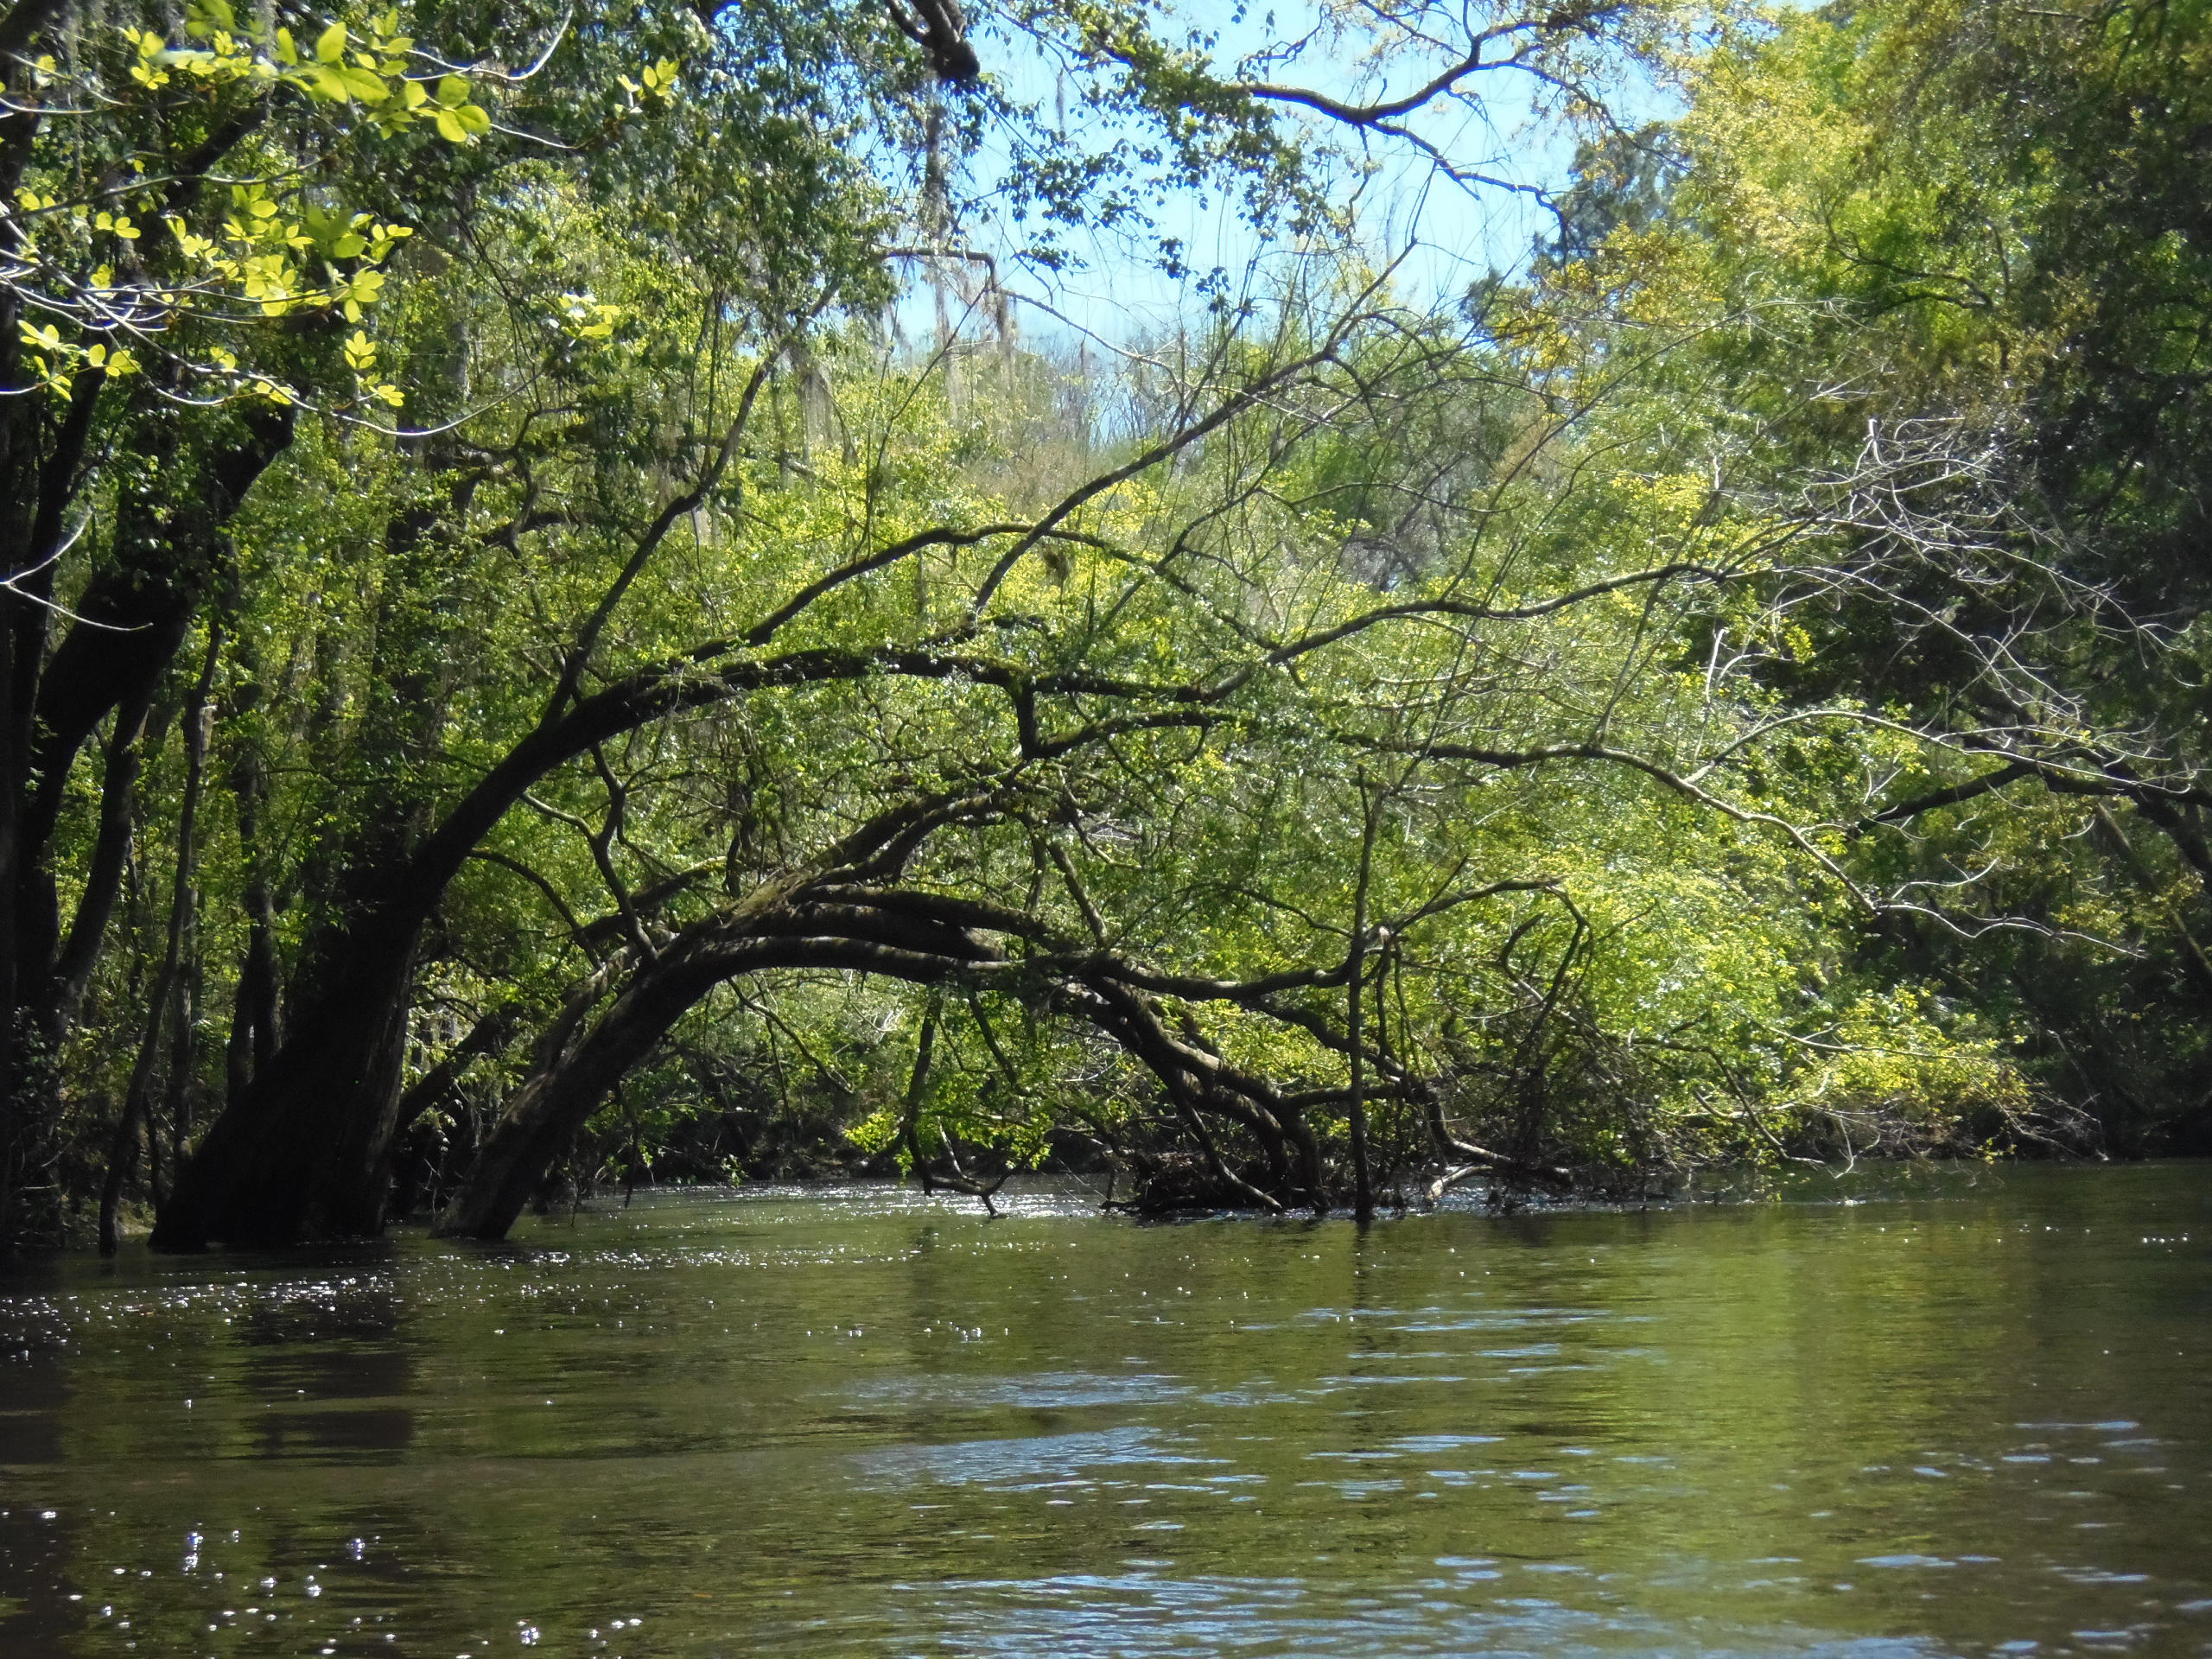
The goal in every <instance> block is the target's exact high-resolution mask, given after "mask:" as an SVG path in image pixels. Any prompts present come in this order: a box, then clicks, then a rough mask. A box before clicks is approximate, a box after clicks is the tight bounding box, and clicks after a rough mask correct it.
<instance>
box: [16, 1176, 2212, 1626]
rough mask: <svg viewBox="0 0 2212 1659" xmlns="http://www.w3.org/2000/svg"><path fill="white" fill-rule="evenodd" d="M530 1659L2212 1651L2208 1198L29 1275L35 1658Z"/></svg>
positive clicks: (79, 1263)
mask: <svg viewBox="0 0 2212 1659" xmlns="http://www.w3.org/2000/svg"><path fill="white" fill-rule="evenodd" d="M1847 1199H1848V1200H1849V1201H1847ZM524 1649H535V1650H537V1651H538V1652H544V1653H550V1654H575V1655H593V1656H603V1655H638V1656H645V1655H671V1656H710V1655H725V1656H733V1659H734V1656H739V1655H748V1656H749V1655H757V1654H792V1655H797V1654H806V1655H820V1654H830V1655H838V1654H848V1655H870V1656H909V1655H913V1656H921V1655H928V1656H939V1655H963V1656H966V1655H1008V1656H1011V1655H1031V1654H1049V1655H1052V1656H1056V1659H1081V1656H1092V1655H1096V1656H1109V1655H1110V1656H1153V1655H1198V1654H1205V1655H1214V1654H1221V1655H1253V1656H1260V1655H1275V1654H1300V1655H1307V1654H1310V1655H1323V1654H1326V1655H1376V1656H1383V1655H1388V1656H1421V1655H1431V1654H1437V1655H1442V1654H1472V1653H1484V1654H1500V1655H1504V1654H1528V1655H1541V1656H1560V1655H1593V1656H1594V1655H1626V1654H1652V1655H1660V1654H1665V1655H1691V1654H1707V1655H1711V1654H1731V1655H1745V1656H1751V1655H1783V1654H1787V1655H1834V1656H1851V1659H1878V1656H1880V1659H1887V1656H1927V1659H1935V1656H1945V1655H1982V1654H2024V1653H2037V1654H2068V1653H2082V1654H2086V1653H2108V1652H2138V1653H2144V1654H2157V1655H2165V1654H2186V1655H2200V1654H2212V1166H2203V1165H2165V1166H2135V1167H2123V1168H2104V1169H2044V1168H2031V1169H2015V1170H2005V1171H2000V1172H1996V1173H1987V1172H1985V1173H1980V1174H1979V1175H1975V1176H1972V1177H1963V1176H1955V1175H1954V1176H1946V1177H1942V1178H1941V1179H1931V1178H1927V1177H1920V1178H1914V1179H1904V1180H1897V1179H1890V1180H1888V1181H1887V1182H1886V1183H1883V1184H1878V1185H1875V1186H1874V1187H1872V1188H1871V1189H1869V1188H1867V1187H1866V1186H1865V1185H1857V1186H1854V1185H1838V1184H1836V1183H1834V1182H1831V1181H1828V1180H1827V1179H1825V1178H1816V1179H1812V1180H1809V1181H1807V1182H1805V1183H1802V1184H1801V1185H1799V1186H1798V1187H1797V1188H1796V1189H1795V1190H1794V1191H1793V1192H1792V1194H1791V1196H1790V1197H1789V1199H1788V1200H1787V1201H1784V1202H1778V1203H1764V1204H1758V1205H1722V1206H1695V1207H1687V1208H1681V1209H1676V1210H1670V1211H1650V1212H1643V1213H1609V1212H1608V1213H1559V1214H1550V1215H1542V1216H1523V1217H1516V1218H1497V1217H1487V1216H1484V1215H1481V1214H1477V1213H1468V1212H1459V1213H1446V1214H1441V1215H1435V1216H1424V1217H1408V1218H1404V1219H1401V1220H1393V1221H1387V1222H1383V1223H1381V1224H1377V1225H1376V1227H1374V1228H1373V1229H1372V1230H1370V1231H1368V1232H1367V1233H1365V1234H1364V1235H1363V1234H1361V1233H1359V1232H1357V1231H1356V1230H1354V1229H1353V1228H1352V1227H1351V1225H1350V1224H1344V1223H1338V1222H1332V1223H1327V1224H1319V1225H1315V1224H1255V1223H1253V1222H1249V1221H1239V1220H1224V1221H1205V1222H1197V1223H1191V1224H1182V1225H1174V1226H1143V1225H1138V1224H1133V1223H1130V1222H1128V1221H1125V1220H1120V1219H1114V1218H1108V1217H1100V1216H1098V1215H1096V1214H1095V1213H1093V1212H1092V1211H1091V1210H1090V1208H1089V1206H1088V1205H1086V1204H1084V1202H1083V1201H1082V1200H1081V1199H1080V1198H1078V1197H1077V1196H1075V1195H1071V1194H1065V1193H1062V1194H1058V1195H1055V1194H1051V1193H1044V1194H1038V1195H1033V1196H1032V1197H1030V1198H1025V1199H1022V1200H1020V1201H1019V1202H1017V1204H1016V1205H1014V1213H1013V1214H1011V1215H1009V1216H1007V1217H1005V1218H1003V1219H1001V1220H998V1221H995V1222H990V1221H986V1220H984V1219H983V1218H982V1217H981V1216H979V1215H977V1214H976V1213H974V1207H973V1205H972V1204H971V1203H970V1202H969V1201H966V1200H952V1201H937V1202H926V1201H924V1200H922V1199H920V1198H918V1197H917V1196H915V1195H913V1194H912V1193H911V1192H896V1191H890V1190H886V1189H880V1188H877V1189H846V1190H842V1191H837V1192H813V1193H796V1192H751V1193H745V1194H741V1195H738V1196H734V1197H730V1196H714V1197H690V1198H675V1197H667V1196H664V1197H661V1198H652V1199H648V1198H640V1199H639V1201H638V1203H637V1204H636V1205H635V1206H633V1207H632V1209H630V1210H629V1211H626V1212H625V1211H620V1210H618V1209H610V1210H608V1211H604V1212H601V1213H598V1214H593V1213H586V1214H584V1215H583V1216H582V1217H576V1218H574V1219H573V1220H570V1219H561V1220H536V1221H530V1222H527V1223H525V1224H524V1227H523V1228H522V1229H521V1230H520V1231H519V1234H518V1242H517V1243H516V1244H515V1245H514V1246H512V1247H509V1248H475V1247H462V1246H454V1245H448V1244H442V1243H434V1242H431V1241H429V1240H427V1239H423V1238H421V1237H418V1236H402V1237H400V1238H397V1239H395V1240H394V1241H392V1242H391V1243H387V1244H384V1245H379V1246H377V1247H374V1248H362V1249H350V1250H344V1251H324V1252H320V1253H317V1254H315V1255H289V1256H283V1257H247V1256H238V1255H211V1256H205V1257H199V1258H188V1259H175V1258H168V1259H164V1258H159V1257H152V1256H149V1255H145V1254H143V1252H140V1253H135V1254H134V1253H130V1252H126V1253H125V1255H124V1257H123V1258H122V1259H121V1260H120V1261H119V1262H115V1263H111V1264H103V1263H99V1262H92V1261H88V1260H82V1259H78V1260H71V1261H67V1262H59V1263H54V1264H48V1265H47V1266H45V1267H42V1268H35V1269H29V1270H23V1271H19V1272H18V1273H17V1274H16V1275H15V1276H13V1277H7V1278H0V1655H4V1656H7V1659H16V1656H18V1655H22V1656H30V1655H45V1654H49V1653H53V1654H67V1655H80V1656H120V1655H124V1654H137V1655H142V1656H161V1659H169V1656H187V1655H208V1656H227V1655H256V1656H275V1655H319V1656H347V1655H351V1656H361V1655H380V1656H468V1659H481V1656H486V1655H509V1654H520V1653H521V1652H522V1651H523V1650H524Z"/></svg>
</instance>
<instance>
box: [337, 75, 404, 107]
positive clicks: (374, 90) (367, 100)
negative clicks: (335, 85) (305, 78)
mask: <svg viewBox="0 0 2212 1659" xmlns="http://www.w3.org/2000/svg"><path fill="white" fill-rule="evenodd" d="M333 73H335V74H336V75H337V77H338V79H340V80H342V81H344V82H345V83H346V91H347V92H351V93H352V94H353V96H354V97H355V98H357V99H360V101H361V102H362V103H364V104H381V103H383V102H384V101H385V99H387V98H390V97H391V87H389V86H385V83H384V78H383V77H382V76H381V75H374V74H372V73H369V72H368V71H367V70H366V69H353V68H345V69H339V70H336V71H334V72H333Z"/></svg>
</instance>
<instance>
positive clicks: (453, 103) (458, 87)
mask: <svg viewBox="0 0 2212 1659" xmlns="http://www.w3.org/2000/svg"><path fill="white" fill-rule="evenodd" d="M467 101H468V83H467V81H465V80H463V79H461V77H460V76H459V75H448V76H446V77H445V79H442V80H441V81H439V82H438V102H439V103H441V104H442V105H445V106H446V108H448V109H449V110H457V109H459V108H460V107H461V105H463V104H466V103H467Z"/></svg>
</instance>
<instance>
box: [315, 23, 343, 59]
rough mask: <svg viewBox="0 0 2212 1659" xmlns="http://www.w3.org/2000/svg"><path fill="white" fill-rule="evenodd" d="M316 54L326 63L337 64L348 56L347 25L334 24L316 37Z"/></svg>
mask: <svg viewBox="0 0 2212 1659" xmlns="http://www.w3.org/2000/svg"><path fill="white" fill-rule="evenodd" d="M345 55H346V25H345V24H343V23H333V24H332V25H331V26H330V27H329V28H328V29H324V30H323V31H322V33H321V34H320V35H316V36H315V56H316V57H318V58H320V59H321V60H322V61H323V62H325V63H335V62H337V61H338V60H340V58H342V57H344V56H345Z"/></svg>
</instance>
